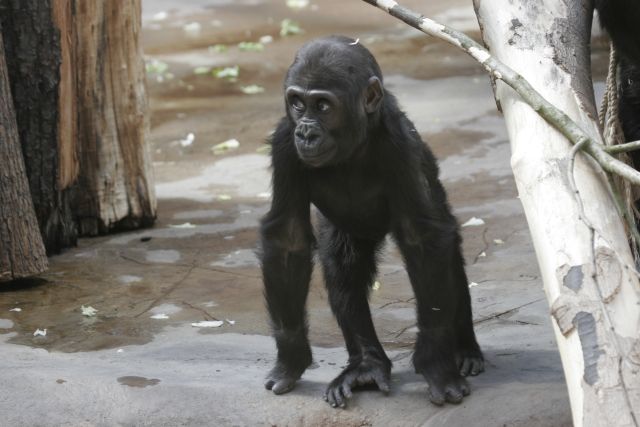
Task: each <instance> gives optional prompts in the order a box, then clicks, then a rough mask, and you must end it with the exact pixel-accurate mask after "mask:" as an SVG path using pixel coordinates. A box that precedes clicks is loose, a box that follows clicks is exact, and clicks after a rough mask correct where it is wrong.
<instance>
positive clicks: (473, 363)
mask: <svg viewBox="0 0 640 427" xmlns="http://www.w3.org/2000/svg"><path fill="white" fill-rule="evenodd" d="M456 362H457V365H458V369H459V370H460V375H462V376H463V377H468V376H469V375H471V376H472V377H475V376H476V375H478V374H480V373H482V372H484V357H483V356H482V352H481V351H480V350H472V351H460V352H458V355H457V356H456Z"/></svg>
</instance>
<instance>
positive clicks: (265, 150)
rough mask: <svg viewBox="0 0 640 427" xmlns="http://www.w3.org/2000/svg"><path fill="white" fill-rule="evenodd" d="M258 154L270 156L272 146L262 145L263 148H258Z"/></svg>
mask: <svg viewBox="0 0 640 427" xmlns="http://www.w3.org/2000/svg"><path fill="white" fill-rule="evenodd" d="M256 153H260V154H269V153H271V145H270V144H265V145H262V146H260V147H258V148H257V149H256Z"/></svg>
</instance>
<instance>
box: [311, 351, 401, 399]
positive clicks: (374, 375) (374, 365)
mask: <svg viewBox="0 0 640 427" xmlns="http://www.w3.org/2000/svg"><path fill="white" fill-rule="evenodd" d="M390 383H391V363H390V362H389V361H388V360H385V361H383V360H378V359H376V358H373V357H365V358H363V359H361V360H359V361H357V362H351V363H349V366H347V367H346V368H345V370H344V371H342V373H341V374H340V375H338V376H337V377H336V378H335V379H334V380H333V381H331V383H330V384H329V386H328V387H327V391H326V392H325V393H324V400H326V401H327V402H328V403H329V405H331V406H332V407H334V408H337V407H341V408H346V406H347V399H349V398H350V397H351V396H352V392H351V391H352V389H353V388H355V387H358V386H363V385H369V384H375V385H377V386H378V389H380V391H382V392H384V393H385V394H387V393H389V390H390Z"/></svg>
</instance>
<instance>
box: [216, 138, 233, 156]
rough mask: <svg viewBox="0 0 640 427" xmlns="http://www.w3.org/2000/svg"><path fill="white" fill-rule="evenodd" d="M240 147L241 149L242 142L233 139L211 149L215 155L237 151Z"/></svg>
mask: <svg viewBox="0 0 640 427" xmlns="http://www.w3.org/2000/svg"><path fill="white" fill-rule="evenodd" d="M238 147H240V141H238V140H237V139H235V138H233V139H229V140H227V141H225V142H221V143H220V144H216V145H214V146H213V147H211V150H212V151H213V154H219V153H223V152H225V151H228V150H235V149H236V148H238Z"/></svg>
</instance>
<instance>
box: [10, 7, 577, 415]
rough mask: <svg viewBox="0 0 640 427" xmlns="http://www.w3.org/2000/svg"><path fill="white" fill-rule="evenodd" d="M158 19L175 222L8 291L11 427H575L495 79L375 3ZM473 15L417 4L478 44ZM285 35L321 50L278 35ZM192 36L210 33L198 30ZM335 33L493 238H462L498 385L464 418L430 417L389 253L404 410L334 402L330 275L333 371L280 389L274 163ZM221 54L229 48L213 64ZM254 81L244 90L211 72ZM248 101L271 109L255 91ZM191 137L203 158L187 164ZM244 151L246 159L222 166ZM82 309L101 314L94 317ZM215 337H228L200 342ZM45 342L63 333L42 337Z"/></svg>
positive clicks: (158, 114)
mask: <svg viewBox="0 0 640 427" xmlns="http://www.w3.org/2000/svg"><path fill="white" fill-rule="evenodd" d="M143 3H144V6H145V8H144V16H145V18H144V21H145V27H144V35H143V38H144V44H145V50H146V53H147V55H148V56H149V60H152V59H156V60H160V61H163V62H164V63H166V64H168V67H169V68H168V71H166V72H170V73H171V74H172V75H173V76H167V75H166V72H164V73H162V78H158V74H157V73H155V74H154V73H153V72H151V73H150V74H149V93H150V99H151V109H152V143H153V155H154V160H155V170H156V179H157V193H158V197H159V218H158V222H157V225H156V226H155V227H154V228H153V229H148V230H140V231H137V232H132V233H123V234H118V235H112V236H105V237H100V238H95V239H83V240H81V242H80V244H79V246H78V247H77V248H74V249H71V250H69V251H67V252H65V253H64V254H63V255H60V256H56V257H53V258H52V259H51V269H50V271H49V272H48V273H47V274H44V275H42V276H41V277H39V278H36V279H33V280H28V281H22V282H17V283H12V284H9V285H7V284H3V286H2V287H0V354H2V358H1V360H0V425H1V426H112V425H124V426H142V425H150V426H176V425H185V426H236V425H238V426H243V425H248V426H254V425H278V426H284V425H292V426H298V425H308V426H318V425H340V426H352V425H353V426H362V425H376V426H396V425H406V426H414V425H424V426H444V425H446V426H467V425H468V426H568V425H571V415H570V409H569V402H568V397H567V391H566V387H565V383H564V378H563V373H562V368H561V364H560V358H559V355H558V353H557V351H556V346H555V342H554V339H553V335H552V330H551V326H550V323H549V316H548V307H547V303H546V300H545V297H544V293H543V290H542V284H541V281H540V278H539V274H538V268H537V264H536V259H535V254H534V252H533V248H532V246H531V241H530V238H529V234H528V229H527V225H526V221H525V218H524V214H523V212H522V208H521V205H520V202H519V201H518V198H517V191H516V188H515V184H514V182H513V178H512V175H511V170H510V166H509V144H508V141H507V137H506V132H505V129H504V125H503V122H502V118H501V117H500V116H499V115H498V113H497V112H496V111H495V104H494V101H493V96H492V93H491V88H490V85H489V82H488V79H487V78H486V77H485V76H484V75H483V73H482V70H481V69H480V68H479V67H478V66H476V65H475V64H474V63H473V62H472V61H471V60H470V59H469V58H467V57H466V56H464V55H463V54H460V53H458V52H457V51H455V50H454V49H452V48H449V47H447V46H445V45H443V44H441V43H439V42H436V41H433V40H430V39H428V38H426V37H422V36H419V35H418V34H416V32H414V31H413V30H407V29H406V28H405V27H403V26H401V25H398V24H396V21H394V20H393V19H392V18H390V17H388V16H386V15H385V14H383V13H381V12H380V11H377V10H375V9H373V8H372V7H370V6H367V5H366V4H364V3H363V2H359V1H353V2H341V1H339V0H326V1H323V2H318V1H316V2H313V1H312V4H314V3H315V4H316V6H317V7H315V8H311V7H308V8H306V9H304V10H302V11H294V10H291V9H289V8H287V7H286V5H285V2H284V1H280V0H278V1H275V0H274V1H235V2H230V1H212V0H209V1H205V0H183V1H176V0H162V1H151V0H145V1H144V2H143ZM467 3H468V2H466V1H464V2H463V1H462V0H455V1H452V2H446V1H444V0H439V1H434V2H423V1H417V0H413V1H407V2H405V4H407V5H408V6H412V7H415V8H416V9H419V10H422V11H423V12H424V13H425V14H428V15H430V16H433V15H436V16H439V17H440V19H444V20H446V21H448V22H450V23H452V24H453V25H455V26H456V27H458V28H462V29H466V30H468V31H471V34H472V35H474V34H475V35H476V36H477V31H475V27H476V24H475V22H474V21H473V19H472V18H473V11H472V10H471V8H470V6H468V5H467ZM163 11H168V16H167V18H166V19H158V18H161V17H162V15H158V13H159V12H163ZM283 18H293V19H295V20H297V21H299V22H300V24H301V26H302V28H304V29H305V31H306V32H305V34H303V35H298V36H292V37H286V38H280V36H279V35H278V32H279V23H280V21H281V20H282V19H283ZM192 22H198V23H199V25H200V31H199V33H198V34H193V31H191V32H189V31H185V29H184V26H185V25H187V24H190V23H192ZM191 28H194V26H193V25H192V26H191ZM328 33H342V34H347V35H350V36H352V37H358V38H360V39H361V42H363V43H364V44H365V45H366V46H367V47H369V48H370V49H371V50H372V51H373V53H374V54H375V55H376V56H377V58H378V60H379V62H380V64H381V66H382V69H383V72H384V73H385V76H386V79H385V84H386V86H387V88H388V89H390V90H392V91H393V92H394V93H395V94H396V95H397V96H398V97H399V100H400V103H401V105H402V106H403V108H404V109H405V110H406V111H407V113H408V114H409V116H410V117H411V118H412V119H413V120H414V121H415V123H416V125H417V128H418V130H419V132H421V134H422V135H423V136H424V138H425V139H426V140H427V141H428V142H429V144H430V146H431V147H432V149H433V151H434V152H435V154H436V155H437V156H438V158H439V159H440V166H441V177H442V180H443V182H444V184H445V186H446V188H447V191H448V192H449V197H450V201H451V204H452V206H453V207H454V211H455V213H456V215H457V216H458V218H459V221H460V223H464V222H466V221H467V220H469V219H470V218H472V217H477V218H482V220H483V221H484V225H480V226H473V227H464V228H462V234H463V238H464V253H465V257H466V260H467V265H468V267H467V272H468V276H469V279H470V280H471V281H472V282H474V283H475V284H477V285H473V287H472V288H471V295H472V299H473V309H474V320H475V323H476V331H477V335H478V339H479V342H480V344H481V346H482V347H483V350H484V352H485V356H486V358H487V370H486V372H485V373H484V374H482V375H480V376H478V377H475V378H472V379H471V380H470V383H471V386H472V394H471V396H469V397H468V398H466V399H465V400H464V402H463V403H462V404H460V405H447V406H444V407H442V408H439V407H435V406H433V405H431V404H430V403H429V402H428V399H427V397H426V389H427V386H426V383H425V382H424V381H423V380H422V379H421V378H420V377H418V376H417V375H416V374H414V373H413V370H412V368H411V366H410V359H411V358H410V355H411V348H412V344H413V341H414V336H415V327H414V325H415V315H414V304H413V301H412V294H411V289H410V286H409V284H408V279H407V277H406V274H405V273H404V270H403V267H402V263H401V261H400V257H399V256H398V254H397V251H396V249H395V247H394V246H393V245H392V244H391V243H389V244H388V245H387V249H386V252H385V255H384V257H383V261H382V265H381V268H380V274H379V277H378V281H379V282H380V287H379V289H377V290H376V291H374V292H373V294H372V298H371V306H372V310H373V315H374V320H375V324H376V328H377V331H378V334H379V336H380V339H381V341H382V342H383V344H384V346H385V348H386V349H387V350H388V353H389V355H390V357H392V359H393V361H394V369H393V373H392V378H393V388H392V392H391V393H390V395H389V396H387V397H384V396H383V395H382V394H381V393H379V392H376V391H362V392H359V393H356V395H355V396H354V398H353V400H352V401H351V404H350V406H349V408H348V409H347V410H335V409H332V408H330V407H329V406H328V405H327V404H326V403H325V402H324V401H323V400H322V398H321V396H322V393H323V391H324V387H325V386H326V384H327V383H328V382H329V381H330V380H331V379H332V378H333V377H335V376H336V375H337V374H338V373H339V372H340V367H341V366H343V364H344V363H345V361H346V351H345V350H344V347H343V342H342V338H341V334H340V332H339V329H338V328H337V325H336V323H335V321H334V319H333V318H332V315H331V313H330V310H329V308H328V305H327V303H326V292H325V290H324V288H323V285H322V283H321V280H320V275H319V274H318V272H317V271H316V273H315V274H314V279H313V283H312V289H311V294H310V298H309V319H310V328H311V332H310V339H311V342H312V344H313V345H314V349H313V350H314V359H315V363H314V365H313V367H312V368H311V369H309V370H308V371H307V372H306V373H305V375H304V376H303V378H302V380H301V381H300V382H299V384H298V387H297V388H296V389H295V390H294V391H292V392H291V393H289V394H287V395H284V396H274V395H273V394H272V393H271V392H267V391H266V390H264V388H263V386H262V383H263V378H264V375H265V374H266V372H267V371H268V369H269V368H270V367H271V365H272V363H273V361H274V357H275V346H274V344H273V342H272V340H271V338H270V337H269V329H268V325H267V321H266V311H265V309H264V303H263V298H262V284H261V280H260V271H259V268H258V265H257V261H256V258H255V255H254V253H253V251H254V249H255V247H256V241H257V234H256V225H257V222H258V220H259V218H260V217H261V216H262V215H263V214H264V213H265V212H266V209H267V208H268V203H269V191H270V189H269V171H268V164H269V160H268V157H267V156H265V155H264V154H262V151H261V147H262V143H263V141H264V140H265V139H266V136H267V135H268V133H269V132H270V131H271V130H272V128H273V125H274V124H275V122H276V121H277V119H278V117H279V116H280V115H281V114H282V112H283V111H282V101H281V80H282V77H283V74H284V71H285V70H286V68H287V67H288V65H289V64H290V62H291V60H292V57H293V53H294V52H295V50H296V49H297V47H299V46H300V44H302V43H303V42H304V41H305V40H307V39H310V38H312V37H315V36H318V35H322V34H328ZM263 35H272V36H273V38H274V42H273V43H271V44H267V45H266V46H265V50H264V51H263V52H240V51H238V49H236V48H235V47H234V46H235V45H236V44H237V43H238V42H240V41H243V40H248V41H255V40H257V39H258V38H259V37H261V36H263ZM219 43H225V44H228V45H230V46H231V47H230V48H229V49H228V51H226V52H223V53H220V52H215V51H211V50H210V49H208V46H212V45H215V44H219ZM236 64H238V65H239V66H240V70H241V71H240V76H239V78H238V82H235V83H231V82H223V81H219V80H217V79H215V78H214V77H212V76H211V75H210V74H204V75H203V74H195V73H194V68H196V67H199V66H206V67H216V66H229V65H236ZM159 80H162V81H159ZM250 84H259V85H261V86H263V87H264V88H265V92H264V93H262V94H258V95H245V94H243V93H242V92H241V91H240V87H241V86H247V85H250ZM190 132H192V133H194V135H195V139H194V142H193V144H192V145H191V146H188V147H183V146H182V144H180V142H179V141H180V139H183V138H185V137H186V135H187V134H188V133H190ZM231 138H236V139H237V140H238V141H239V142H240V147H239V148H238V149H236V150H233V151H230V152H227V153H222V154H220V153H218V154H214V153H212V150H211V147H212V146H213V145H215V144H217V143H220V142H222V141H226V140H228V139H231ZM82 306H85V307H88V306H91V307H93V308H95V309H96V310H97V312H96V313H95V315H93V316H84V315H83V314H82ZM15 309H20V310H21V311H16V310H15ZM206 320H222V321H223V322H224V324H223V325H222V326H220V327H218V328H198V327H194V326H192V325H191V324H192V323H194V322H200V321H206ZM37 329H40V330H45V329H46V331H47V332H46V336H34V331H36V330H37Z"/></svg>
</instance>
